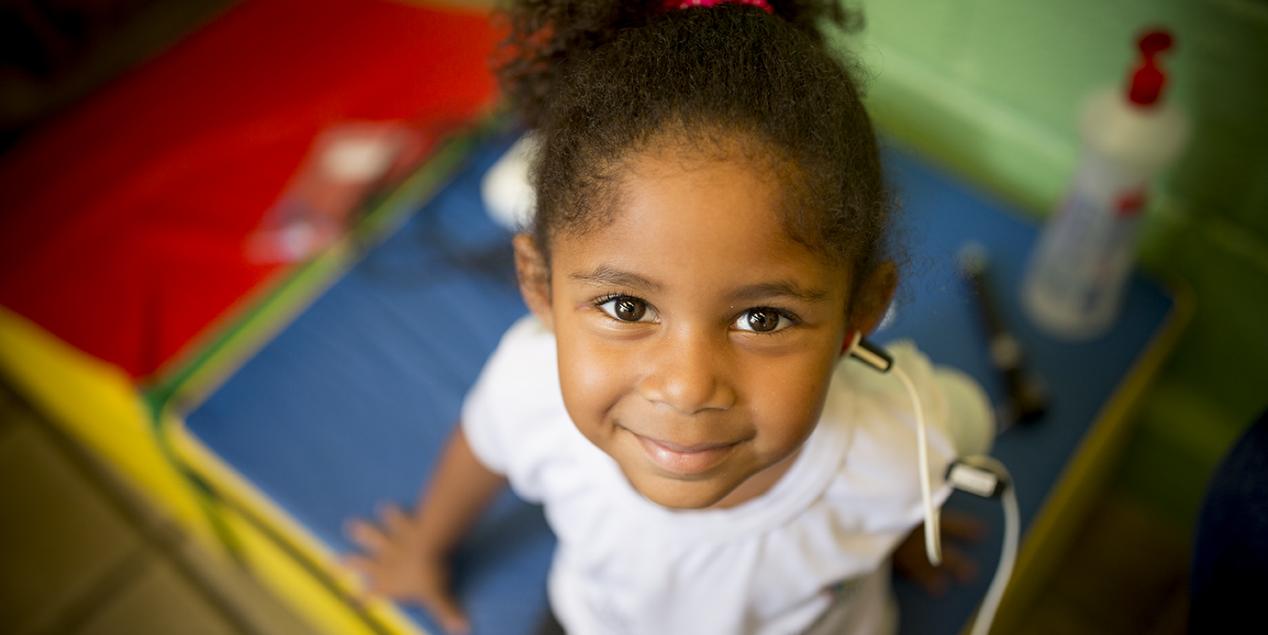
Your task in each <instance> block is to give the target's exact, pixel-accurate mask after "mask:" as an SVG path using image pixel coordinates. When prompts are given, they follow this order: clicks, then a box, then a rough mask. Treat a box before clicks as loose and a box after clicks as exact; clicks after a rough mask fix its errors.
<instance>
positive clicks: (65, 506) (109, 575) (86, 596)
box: [0, 386, 313, 635]
mask: <svg viewBox="0 0 1268 635" xmlns="http://www.w3.org/2000/svg"><path fill="white" fill-rule="evenodd" d="M103 469H106V468H103V466H101V465H100V464H98V463H96V462H95V461H94V460H92V459H91V458H88V459H87V460H85V456H84V455H83V453H82V450H81V449H80V448H78V446H74V445H71V444H68V440H67V439H66V438H64V437H62V436H61V434H60V433H59V431H58V430H56V429H55V428H53V427H51V426H50V425H49V424H48V423H47V422H45V421H42V420H40V419H39V418H38V417H37V416H36V415H35V414H34V413H33V412H31V411H30V410H29V409H27V408H26V407H25V405H24V404H22V403H21V402H20V401H18V400H17V399H16V398H15V397H14V396H13V394H12V393H11V392H9V391H8V390H6V389H5V388H4V387H3V386H0V517H3V519H4V520H3V522H0V563H2V567H3V569H2V573H0V632H2V633H10V634H13V635H20V634H26V633H32V634H34V633H58V634H60V633H66V634H75V635H112V634H125V633H126V634H129V635H132V634H138V635H145V634H149V633H155V634H158V633H182V634H184V633H191V634H200V635H202V634H205V635H222V634H244V633H245V634H255V633H269V634H273V633H276V634H278V635H301V634H307V633H312V632H313V629H311V628H310V627H309V626H308V625H306V624H304V623H303V622H302V621H301V620H299V619H298V618H296V617H295V616H294V615H292V614H291V613H290V612H288V611H287V610H286V609H285V608H283V607H282V605H281V604H280V603H278V601H277V600H276V599H274V598H273V597H272V596H270V595H269V593H268V592H267V591H265V590H264V589H263V588H262V587H261V586H260V585H259V583H258V582H256V581H255V580H254V579H253V578H251V576H250V575H248V574H247V573H245V572H243V571H240V570H237V569H236V568H234V567H232V566H230V565H227V564H225V563H223V562H221V561H220V560H217V559H214V558H212V557H211V556H210V555H209V554H207V553H205V552H204V551H203V550H202V549H201V548H200V547H199V546H198V545H195V544H193V543H192V542H190V541H189V540H188V539H187V538H186V537H185V536H184V535H183V534H182V533H181V532H180V530H179V529H177V528H176V527H174V526H172V525H170V524H169V523H167V522H165V521H164V520H163V519H162V518H161V516H159V515H157V514H156V513H155V512H154V510H153V509H150V508H148V507H147V506H146V505H145V503H144V502H142V499H141V498H140V497H138V496H136V495H135V494H134V493H131V492H127V491H125V490H124V489H123V488H122V486H121V485H120V484H119V483H118V482H117V481H115V480H114V479H112V478H110V476H109V472H108V469H107V471H105V472H102V470H103Z"/></svg>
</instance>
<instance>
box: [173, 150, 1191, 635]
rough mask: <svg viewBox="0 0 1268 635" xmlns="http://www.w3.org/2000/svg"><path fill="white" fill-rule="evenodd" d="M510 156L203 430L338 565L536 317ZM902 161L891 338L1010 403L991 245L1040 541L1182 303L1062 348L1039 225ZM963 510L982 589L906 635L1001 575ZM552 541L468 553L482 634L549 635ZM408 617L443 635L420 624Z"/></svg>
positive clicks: (936, 621)
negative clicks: (491, 210)
mask: <svg viewBox="0 0 1268 635" xmlns="http://www.w3.org/2000/svg"><path fill="white" fill-rule="evenodd" d="M511 141H513V139H511V138H509V137H506V136H494V137H490V138H488V139H486V140H485V141H483V142H482V143H481V144H480V146H479V147H478V149H477V150H476V151H475V152H474V154H473V155H472V156H471V157H470V159H469V161H468V163H467V165H466V166H465V167H464V168H463V169H462V170H461V171H460V173H459V174H458V175H457V177H456V178H455V179H454V180H453V181H452V182H451V183H450V184H448V185H447V186H446V187H445V188H444V189H443V190H442V191H440V192H439V193H438V195H437V196H435V197H434V198H433V199H432V200H430V201H427V202H426V203H425V204H423V205H422V206H421V207H420V208H419V209H418V211H417V212H416V213H415V214H414V215H413V217H412V218H411V219H410V220H409V221H408V222H407V223H406V224H405V225H404V226H403V227H402V228H401V229H400V230H399V231H398V232H397V233H396V234H394V235H393V236H392V237H390V238H389V239H388V240H387V241H385V242H384V243H383V244H381V245H380V246H378V247H376V248H375V249H373V250H372V251H371V252H370V253H369V254H368V255H367V256H366V257H365V258H364V259H363V260H362V261H361V262H359V263H358V264H357V265H356V266H355V267H353V268H352V269H351V270H350V271H349V272H348V273H346V274H345V275H344V276H343V277H342V278H341V279H339V280H338V281H337V282H336V283H335V284H334V285H333V286H332V287H331V288H330V289H329V290H328V291H327V292H326V293H325V294H324V295H322V297H320V298H319V299H318V300H317V301H316V302H315V303H314V304H313V305H312V306H310V307H309V308H308V309H307V310H305V311H304V312H303V313H302V314H301V315H300V316H299V317H298V318H297V319H296V320H295V321H294V322H293V323H292V324H290V325H289V326H288V327H287V328H286V329H284V330H283V331H282V332H281V333H280V334H279V335H278V336H277V338H276V339H274V340H273V341H272V342H270V343H269V344H268V345H266V346H265V347H264V348H263V349H262V350H261V351H260V352H259V353H258V354H257V355H255V356H254V357H253V358H252V359H251V360H249V361H248V362H247V363H246V364H245V365H244V366H243V367H242V368H241V369H240V370H238V371H237V372H236V373H235V374H234V375H233V376H232V377H231V378H230V379H229V380H228V381H227V382H226V383H225V384H224V385H223V386H222V387H221V388H220V389H219V390H217V391H216V392H215V393H214V394H213V395H211V397H210V398H209V399H208V400H207V401H206V402H205V403H203V404H202V405H201V406H199V407H198V408H197V409H195V410H194V411H193V412H191V413H190V414H189V415H188V417H187V425H188V429H189V430H190V431H191V433H192V434H193V435H195V436H196V437H197V438H198V439H199V440H201V442H202V443H204V444H205V445H206V446H207V447H208V448H210V449H211V450H212V451H214V452H215V453H216V454H217V455H219V456H220V457H221V458H222V459H224V460H225V461H226V462H227V463H229V464H230V465H232V466H233V467H234V468H235V469H237V470H238V471H239V472H240V473H242V474H243V475H244V476H245V477H246V478H248V479H249V480H250V481H252V482H253V483H254V484H255V485H256V486H257V487H258V488H259V489H260V490H261V491H263V492H264V493H265V494H267V495H268V496H269V497H270V498H272V499H273V500H274V501H275V502H276V503H277V504H278V505H279V506H280V507H281V508H283V509H284V510H286V511H287V512H288V513H289V514H291V515H292V516H293V517H294V518H295V519H296V520H297V521H298V522H300V523H301V524H302V525H304V526H305V527H306V528H307V529H309V530H310V531H311V532H312V533H313V534H314V535H316V536H317V537H318V538H319V539H321V540H322V541H324V542H325V543H326V544H327V545H329V546H330V548H331V549H333V550H335V551H338V552H345V551H348V550H350V549H351V548H352V545H351V544H349V542H348V540H347V539H346V538H345V536H344V535H343V533H342V526H343V524H344V522H345V520H346V519H348V518H350V517H354V516H359V517H366V516H369V515H371V514H372V513H373V509H374V506H375V504H376V503H378V502H380V501H385V500H389V501H396V502H399V503H401V504H402V505H404V506H406V507H409V506H412V505H413V503H414V501H415V497H416V496H417V494H418V491H419V489H420V486H421V485H422V484H423V483H424V482H425V481H426V479H427V478H428V476H429V474H430V471H431V469H432V465H433V464H434V463H435V461H436V459H437V457H438V454H439V451H440V449H441V448H442V447H443V444H444V442H445V441H446V439H447V438H448V437H449V435H450V434H451V432H452V430H453V425H454V423H455V422H456V420H457V416H458V411H459V407H460V405H461V401H462V397H463V394H464V393H465V391H466V390H467V389H468V387H469V386H470V385H471V384H472V383H473V382H474V381H475V378H476V376H477V374H478V373H479V370H480V367H481V365H482V364H483V362H484V360H485V359H486V357H487V356H488V355H489V354H490V353H491V352H492V350H493V348H494V346H495V345H496V343H497V341H498V338H499V337H500V336H501V334H502V332H503V331H504V330H505V329H506V328H507V326H509V325H510V324H511V323H512V322H513V321H514V320H515V319H516V318H518V317H519V316H520V315H522V314H523V313H524V311H525V309H524V306H523V304H522V302H521V300H520V299H519V295H518V292H517V290H516V286H515V279H514V273H513V267H512V257H511V251H510V243H509V239H510V236H509V234H508V233H507V232H506V231H505V230H503V229H501V228H500V227H498V226H497V225H495V224H494V223H493V222H492V221H490V220H489V219H488V216H487V215H486V213H485V212H484V210H483V208H482V203H481V199H480V194H479V185H480V178H481V177H482V175H483V174H484V171H485V170H486V169H487V168H488V167H489V166H490V165H491V164H492V162H493V161H495V160H496V159H497V158H498V157H499V156H500V155H501V153H502V152H503V151H504V150H505V149H506V147H507V146H508V145H509V143H510V142H511ZM885 158H886V163H887V166H888V168H889V170H890V178H891V180H892V181H893V182H894V184H895V189H896V191H897V192H899V195H900V197H901V199H902V204H903V208H904V210H905V211H904V215H903V220H902V222H903V225H904V226H905V228H906V231H905V234H904V238H906V239H907V242H908V243H909V249H910V255H911V261H912V262H911V266H910V267H909V269H908V270H907V271H906V272H905V279H904V282H903V284H902V286H901V289H900V292H899V303H898V304H897V306H896V318H895V320H894V321H893V323H892V324H890V325H889V326H887V327H886V328H885V329H884V330H883V331H882V332H881V333H879V334H878V338H877V339H878V340H880V341H886V340H892V339H895V338H898V337H913V338H915V339H916V340H917V341H918V342H919V343H920V346H921V347H922V349H923V350H925V351H926V352H927V353H928V354H929V355H930V357H932V358H933V359H934V360H935V361H937V362H939V363H943V364H950V365H953V366H956V367H959V368H961V369H964V370H965V371H966V372H968V373H970V374H972V375H973V376H975V377H977V378H978V379H979V381H981V382H982V383H983V385H984V386H986V389H987V391H988V393H989V394H990V395H991V396H992V398H993V399H995V400H997V401H998V400H1001V399H1002V397H1003V390H1002V385H1001V383H1000V382H999V380H998V378H997V377H996V376H995V375H994V374H993V373H992V371H991V369H990V366H989V364H988V359H987V357H986V352H985V336H984V335H983V333H982V330H981V328H980V325H979V321H978V319H977V317H976V313H975V310H976V309H975V307H974V306H973V305H972V304H971V303H970V301H969V296H968V288H967V286H966V285H965V283H964V282H963V281H962V280H961V279H960V278H959V276H958V275H957V274H956V269H955V262H956V261H955V255H956V253H957V252H958V251H959V249H960V247H961V246H962V245H963V244H964V243H965V242H966V241H968V240H974V241H977V242H979V243H981V244H982V245H984V246H985V247H986V248H987V250H988V252H989V255H990V258H991V260H992V262H993V268H992V271H991V276H992V287H993V288H994V290H995V292H996V294H997V295H998V296H999V300H1000V302H1001V304H1002V305H1003V306H1001V307H1000V308H1001V310H1002V313H1003V317H1004V320H1005V322H1006V323H1007V324H1009V325H1010V327H1011V328H1013V329H1014V330H1015V332H1016V334H1017V336H1018V337H1019V339H1020V340H1021V342H1022V344H1023V345H1024V347H1025V349H1026V352H1027V353H1028V355H1029V358H1030V360H1031V362H1032V365H1033V366H1034V367H1035V369H1036V370H1037V371H1038V372H1039V373H1040V374H1041V375H1042V376H1043V378H1044V380H1045V382H1046V384H1047V386H1048V388H1049V390H1050V393H1051V395H1052V399H1053V407H1052V410H1051V412H1050V414H1049V415H1048V417H1047V418H1046V419H1045V420H1044V421H1042V422H1040V423H1038V424H1036V425H1034V426H1031V427H1026V428H1014V429H1011V430H1009V431H1008V432H1006V433H1005V434H1004V435H1003V436H1002V437H1001V438H1000V439H999V440H998V445H997V450H996V455H997V456H998V457H999V458H1000V459H1001V460H1002V461H1004V463H1005V464H1007V465H1009V466H1010V467H1011V469H1012V470H1013V473H1014V475H1015V478H1016V484H1017V491H1018V497H1019V499H1020V504H1021V513H1022V519H1023V530H1024V528H1025V526H1028V525H1029V523H1030V522H1031V520H1032V519H1033V518H1034V515H1035V513H1036V512H1037V510H1038V506H1039V504H1040V503H1041V502H1042V501H1043V499H1044V497H1045V496H1046V494H1047V493H1048V491H1049V489H1050V488H1051V487H1052V485H1053V483H1054V481H1055V480H1056V478H1057V476H1058V475H1059V473H1060V471H1061V469H1062V468H1063V467H1064V465H1065V464H1066V462H1067V461H1068V460H1069V459H1070V457H1071V454H1072V453H1073V451H1074V450H1075V448H1076V447H1077V445H1078V443H1079V442H1080V440H1081V439H1082V437H1083V435H1084V433H1085V432H1086V431H1087V429H1088V427H1089V426H1090V424H1091V423H1092V421H1093V419H1094V417H1095V415H1096V413H1097V411H1098V410H1099V409H1100V407H1101V406H1102V405H1103V404H1104V403H1105V402H1106V401H1107V400H1108V398H1109V396H1110V395H1111V393H1112V391H1113V389H1114V388H1115V387H1116V385H1117V384H1118V383H1119V381H1121V379H1122V378H1123V377H1124V375H1125V374H1126V372H1127V370H1128V368H1129V367H1130V365H1131V363H1132V362H1133V360H1134V359H1135V358H1136V357H1137V356H1138V355H1139V354H1140V352H1141V351H1142V350H1143V349H1144V347H1145V346H1146V344H1147V343H1148V342H1149V340H1150V339H1151V337H1152V336H1153V335H1154V334H1155V333H1156V332H1157V331H1158V329H1159V327H1160V325H1161V323H1162V321H1163V319H1164V318H1165V316H1166V313H1167V312H1168V310H1169V309H1170V307H1171V300H1170V299H1169V298H1168V296H1167V295H1166V294H1165V293H1164V292H1163V291H1162V290H1161V289H1160V288H1158V287H1157V286H1156V285H1153V284H1151V283H1149V282H1148V281H1146V280H1144V279H1141V278H1135V279H1133V281H1132V283H1131V287H1130V289H1129V290H1128V292H1127V298H1126V306H1125V310H1124V312H1123V315H1122V316H1121V317H1120V319H1119V321H1118V322H1117V323H1116V325H1115V326H1114V328H1113V330H1112V331H1111V332H1110V333H1108V334H1106V335H1105V336H1104V337H1102V338H1100V339H1098V340H1094V341H1091V342H1086V343H1081V344H1068V343H1063V342H1057V341H1053V340H1050V339H1048V338H1046V337H1044V336H1042V335H1041V334H1039V333H1038V332H1036V331H1035V329H1034V328H1033V327H1031V326H1030V325H1029V323H1028V322H1027V320H1026V319H1024V317H1023V316H1022V315H1021V313H1020V308H1019V307H1018V302H1017V289H1018V288H1019V285H1020V276H1021V273H1022V267H1023V265H1024V262H1025V258H1026V256H1027V254H1028V253H1029V249H1030V247H1031V245H1032V243H1033V242H1034V239H1035V234H1036V230H1035V228H1034V227H1033V226H1031V225H1029V224H1027V223H1026V222H1023V221H1022V220H1020V219H1019V218H1018V217H1016V216H1015V215H1014V214H1013V213H1012V212H1011V211H1010V210H1009V209H1008V208H1007V206H1005V205H1003V204H1000V203H998V202H996V201H994V200H992V199H990V198H989V197H985V196H983V195H982V194H981V193H979V192H976V191H973V190H971V189H970V188H968V187H966V186H963V185H961V184H959V183H958V182H956V181H955V180H954V179H952V178H949V177H948V176H947V175H945V174H943V173H941V172H939V171H938V170H936V169H934V168H932V167H930V166H928V165H926V164H924V163H922V162H920V161H918V160H917V159H915V158H914V157H913V156H911V155H909V154H906V153H904V152H902V151H899V150H894V149H890V150H887V151H886V154H885ZM912 469H913V470H914V469H915V466H912ZM949 504H950V505H951V506H953V507H959V508H962V509H966V510H969V511H971V512H972V513H974V514H977V515H979V516H981V517H982V518H984V519H986V520H988V521H990V522H991V524H992V531H991V533H990V534H988V535H987V537H986V538H985V540H984V541H983V542H982V543H980V544H978V545H976V547H974V548H971V549H969V551H970V552H971V553H973V554H974V555H975V556H976V557H977V559H978V562H979V564H980V566H981V568H982V571H983V575H982V576H980V577H979V579H978V580H977V582H976V583H974V584H970V585H967V586H965V587H960V588H958V589H956V590H955V591H953V592H952V593H949V594H948V595H947V596H946V597H943V598H940V599H932V598H929V597H927V596H925V595H924V594H923V592H921V591H919V590H918V589H915V588H913V587H912V585H910V584H908V583H906V582H903V581H899V582H897V583H896V587H897V590H898V595H899V600H900V604H901V607H902V630H903V632H904V633H955V632H958V631H959V630H960V628H961V626H962V625H963V624H964V623H965V621H966V620H967V619H968V617H969V616H970V615H971V614H972V612H973V610H974V609H975V608H976V605H977V603H978V601H980V599H981V597H982V596H983V595H984V594H985V590H986V586H987V584H988V583H989V573H990V572H991V571H993V570H994V566H995V562H996V560H997V556H998V550H999V540H1000V535H1001V533H1002V530H1001V525H1002V520H1001V514H1000V512H999V509H998V505H997V504H994V503H984V502H981V501H976V500H971V499H970V497H968V496H964V495H960V494H957V495H955V496H953V498H952V501H951V503H949ZM553 545H554V539H553V537H552V536H551V535H550V532H549V530H548V528H547V527H546V524H545V521H544V519H543V517H542V514H541V511H540V509H538V508H536V507H533V506H529V505H527V504H525V503H523V502H520V501H518V500H516V499H515V498H514V497H513V496H512V495H511V494H509V493H508V494H505V495H504V496H502V497H501V498H500V499H499V500H498V502H497V503H496V504H495V505H494V507H493V508H492V509H491V510H490V511H489V513H488V514H486V515H485V516H484V518H483V519H482V520H481V521H480V523H479V524H478V526H477V527H476V528H475V530H474V532H473V533H472V535H471V536H470V537H469V539H468V540H467V541H466V542H465V543H464V546H463V548H462V550H461V552H460V554H459V556H458V563H457V579H456V581H455V584H456V587H457V589H456V590H457V593H458V594H459V596H460V598H461V601H462V602H463V604H464V605H465V606H466V607H467V609H468V610H469V612H470V615H471V617H472V620H473V626H474V628H475V632H476V633H497V634H515V633H532V632H535V630H536V628H537V627H538V625H539V624H540V623H541V621H542V620H543V619H544V617H545V615H546V610H547V608H546V591H545V579H546V570H547V567H548V566H549V560H550V554H551V550H552V549H553ZM409 614H410V615H411V617H413V618H414V619H415V620H417V621H418V623H419V624H420V625H422V626H424V627H425V628H427V629H429V630H433V631H434V632H440V631H439V629H437V628H436V626H435V624H434V623H433V622H431V621H430V619H429V618H428V617H427V616H426V615H424V614H423V612H422V611H419V610H416V609H409Z"/></svg>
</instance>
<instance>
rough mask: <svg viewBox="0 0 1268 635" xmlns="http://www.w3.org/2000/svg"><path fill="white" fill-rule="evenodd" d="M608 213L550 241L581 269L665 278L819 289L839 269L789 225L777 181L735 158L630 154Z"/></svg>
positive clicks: (558, 255) (839, 274)
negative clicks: (774, 283) (764, 282)
mask: <svg viewBox="0 0 1268 635" xmlns="http://www.w3.org/2000/svg"><path fill="white" fill-rule="evenodd" d="M628 166H629V169H628V170H626V171H624V172H623V173H622V174H621V175H620V184H619V187H618V190H619V191H618V192H617V193H616V194H615V196H614V197H613V198H612V200H611V201H609V209H608V210H607V214H605V215H604V222H603V223H599V224H595V225H593V226H591V227H588V228H587V229H586V231H584V232H577V233H565V234H563V235H560V236H557V237H556V238H555V239H554V240H552V254H553V255H552V259H553V260H554V261H555V262H556V263H557V264H558V265H560V266H561V267H564V268H568V267H572V268H574V269H576V270H577V271H568V272H561V273H565V275H572V274H574V273H577V272H578V271H579V272H588V271H592V270H594V269H596V268H599V267H607V268H609V269H618V270H622V271H641V272H644V273H645V275H646V273H650V272H656V273H657V274H658V278H660V279H663V280H665V281H666V282H667V283H672V282H673V281H679V282H680V283H681V284H683V285H687V286H691V287H696V288H703V287H725V286H728V285H733V284H739V283H747V282H751V281H752V280H755V279H763V280H766V279H777V280H784V281H795V282H796V283H797V285H798V286H800V287H807V288H809V287H814V288H815V289H817V290H821V291H824V292H827V291H830V290H831V288H832V287H836V286H843V285H844V278H845V277H846V276H845V272H844V271H843V267H841V266H840V265H839V264H838V263H835V262H833V261H830V260H829V259H828V258H825V257H824V256H823V254H821V253H818V252H816V251H815V250H812V249H811V248H809V247H808V246H806V245H805V244H803V243H802V242H799V241H797V240H795V239H794V238H793V237H792V236H791V235H790V233H789V232H788V231H787V228H786V220H785V219H786V214H787V209H786V207H787V205H788V198H789V197H787V196H786V194H785V192H784V191H783V185H782V180H781V179H779V178H777V177H776V176H775V175H772V174H770V173H769V172H765V171H763V170H762V169H761V167H760V166H757V165H755V164H752V163H748V162H745V161H742V160H736V159H732V158H720V159H717V158H704V159H701V158H694V159H693V157H690V156H686V157H684V156H681V155H679V156H670V157H665V156H658V155H657V154H643V155H641V156H638V157H635V158H633V159H632V160H631V161H629V162H628Z"/></svg>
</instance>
